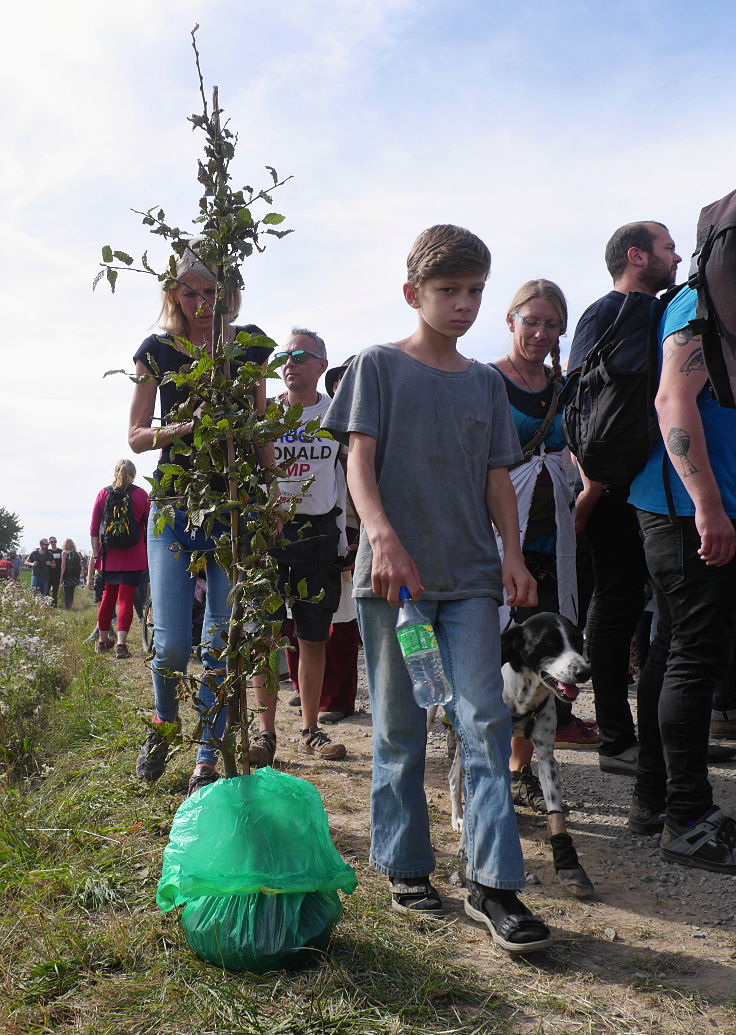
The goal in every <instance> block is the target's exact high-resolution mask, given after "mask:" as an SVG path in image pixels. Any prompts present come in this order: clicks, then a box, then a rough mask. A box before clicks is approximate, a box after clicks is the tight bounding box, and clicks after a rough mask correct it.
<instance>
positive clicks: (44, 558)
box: [23, 539, 56, 597]
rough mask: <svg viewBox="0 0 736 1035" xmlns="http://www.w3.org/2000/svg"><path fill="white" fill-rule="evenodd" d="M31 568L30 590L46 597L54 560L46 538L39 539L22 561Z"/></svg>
mask: <svg viewBox="0 0 736 1035" xmlns="http://www.w3.org/2000/svg"><path fill="white" fill-rule="evenodd" d="M23 563H24V564H25V566H26V568H30V569H31V592H32V593H35V594H36V595H37V596H41V597H46V596H48V593H49V578H50V575H49V573H50V572H51V571H52V569H53V568H54V567H55V564H56V562H55V561H54V558H53V557H52V556H51V551H50V550H49V541H48V539H41V540H39V544H38V549H37V550H32V551H31V552H30V553H29V554H28V556H27V557H26V559H25V561H24V562H23Z"/></svg>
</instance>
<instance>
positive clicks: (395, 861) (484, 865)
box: [356, 598, 524, 889]
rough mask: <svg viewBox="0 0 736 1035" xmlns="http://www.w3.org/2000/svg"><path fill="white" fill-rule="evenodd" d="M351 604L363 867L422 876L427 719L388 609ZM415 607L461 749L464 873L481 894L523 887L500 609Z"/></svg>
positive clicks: (481, 604) (427, 846) (427, 854)
mask: <svg viewBox="0 0 736 1035" xmlns="http://www.w3.org/2000/svg"><path fill="white" fill-rule="evenodd" d="M356 606H357V610H358V621H359V624H360V631H361V636H362V638H363V646H364V653H365V664H366V671H367V675H368V686H369V689H370V695H371V708H372V713H373V787H372V795H371V854H370V863H371V866H373V868H374V869H376V870H378V871H379V873H385V874H387V875H388V876H390V877H426V876H427V875H428V874H430V873H431V872H432V871H433V870H434V866H435V860H434V852H433V851H432V845H431V843H430V835H429V818H428V815H427V799H426V797H425V793H424V763H425V756H426V747H427V713H426V711H425V710H424V709H423V708H420V707H419V706H418V705H417V704H416V702H415V701H414V695H413V693H412V686H411V680H410V679H409V674H408V672H407V670H406V666H405V664H404V660H403V658H402V656H401V651H400V650H399V645H398V642H397V639H396V618H397V614H398V612H397V610H396V608H394V607H391V606H390V605H389V604H388V603H387V601H386V600H383V599H373V598H359V599H357V600H356ZM417 606H418V607H419V609H420V610H421V612H422V614H423V615H425V616H426V619H427V621H428V622H431V623H432V625H433V626H434V629H435V633H436V636H437V642H438V644H439V647H440V652H441V654H442V662H443V665H444V667H445V673H446V675H447V677H448V679H449V681H450V683H451V684H452V687H453V697H452V700H451V701H449V702H448V703H447V704H446V705H445V706H444V707H445V710H446V712H447V714H448V716H449V718H450V719H451V721H452V723H453V724H454V726H455V732H456V734H457V736H458V738H459V740H460V742H461V744H462V749H463V765H464V767H465V832H466V837H467V851H468V865H467V875H468V877H469V878H470V879H471V880H474V881H477V882H478V883H480V884H485V885H486V886H487V887H492V888H511V889H517V888H521V887H523V885H524V866H523V859H522V853H521V845H520V842H519V832H518V828H517V825H516V817H515V815H514V809H513V805H512V802H511V792H510V789H509V788H510V776H509V756H510V753H511V715H510V712H509V710H508V708H507V707H506V705H505V704H504V703H503V698H502V696H501V695H502V690H503V682H502V679H501V649H500V637H499V629H498V606H497V604H496V602H495V600H493V599H491V598H477V599H471V600H448V601H441V600H422V601H420V602H419V604H418V605H417Z"/></svg>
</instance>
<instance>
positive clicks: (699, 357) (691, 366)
mask: <svg viewBox="0 0 736 1035" xmlns="http://www.w3.org/2000/svg"><path fill="white" fill-rule="evenodd" d="M701 370H705V357H704V356H703V350H702V349H694V350H693V351H692V352H691V353H690V356H689V357H688V359H686V360H685V362H684V363H683V364H682V366H681V367H680V373H681V374H685V376H686V377H687V375H688V374H695V373H697V372H698V371H701Z"/></svg>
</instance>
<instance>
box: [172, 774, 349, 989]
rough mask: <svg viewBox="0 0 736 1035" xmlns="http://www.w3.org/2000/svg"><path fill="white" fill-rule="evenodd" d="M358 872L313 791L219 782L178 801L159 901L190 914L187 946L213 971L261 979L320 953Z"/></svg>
mask: <svg viewBox="0 0 736 1035" xmlns="http://www.w3.org/2000/svg"><path fill="white" fill-rule="evenodd" d="M356 885H357V881H356V877H355V871H354V870H353V868H352V867H351V866H348V865H347V864H346V863H344V862H343V861H342V859H341V858H340V855H339V854H338V851H337V849H336V848H335V846H334V844H333V843H332V839H331V837H330V832H329V827H328V823H327V814H326V813H325V810H324V806H323V804H322V799H321V798H320V796H319V793H318V791H317V789H316V788H315V787H313V786H312V784H310V783H307V782H306V781H305V780H299V779H297V778H296V777H294V776H289V775H288V774H286V773H281V772H278V771H277V770H275V769H271V768H265V769H258V770H256V772H254V773H253V774H252V775H250V776H238V777H234V778H233V779H231V780H218V781H217V782H216V783H213V784H210V786H209V787H204V788H203V789H202V790H200V791H198V792H197V793H196V794H194V795H192V797H191V798H187V799H186V801H184V802H183V803H182V804H181V805H180V807H179V809H178V811H177V813H176V815H175V817H174V822H173V825H172V828H171V837H170V840H169V844H168V845H167V846H166V849H165V851H164V859H163V870H162V873H161V879H160V881H159V885H158V894H157V896H156V901H157V903H158V905H159V907H160V908H161V910H162V911H163V912H165V913H166V912H168V911H169V910H171V909H174V908H175V907H176V906H181V905H185V904H186V909H185V910H184V912H183V914H182V917H181V921H182V927H183V928H184V933H185V935H186V938H187V942H188V943H189V946H190V947H191V948H192V950H193V951H194V952H196V953H197V955H198V956H200V957H201V958H202V959H204V960H206V961H208V962H209V963H215V964H218V965H219V966H225V967H227V968H228V969H230V970H249V971H255V972H256V973H262V972H263V971H266V970H278V969H281V968H291V967H295V966H301V965H302V964H303V963H304V962H305V960H306V959H307V958H308V956H309V952H310V950H314V949H324V948H326V946H327V943H328V941H329V937H330V934H331V932H332V929H333V927H334V926H335V924H336V923H337V920H338V919H339V917H340V913H341V912H342V903H341V901H340V898H339V896H338V895H337V892H338V890H340V891H344V892H346V893H347V894H351V893H352V892H353V891H354V890H355V888H356Z"/></svg>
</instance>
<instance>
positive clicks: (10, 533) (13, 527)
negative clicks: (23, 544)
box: [0, 507, 23, 553]
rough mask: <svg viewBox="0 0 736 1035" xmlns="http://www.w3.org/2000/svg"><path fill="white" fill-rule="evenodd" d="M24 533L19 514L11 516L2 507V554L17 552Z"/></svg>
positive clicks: (0, 521)
mask: <svg viewBox="0 0 736 1035" xmlns="http://www.w3.org/2000/svg"><path fill="white" fill-rule="evenodd" d="M22 531H23V525H21V523H20V520H19V518H18V515H17V514H11V513H10V511H9V510H6V509H5V507H0V553H8V552H9V551H10V550H17V549H18V547H19V545H20V534H21V532H22Z"/></svg>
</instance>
